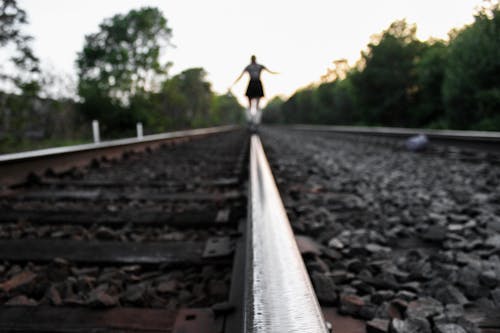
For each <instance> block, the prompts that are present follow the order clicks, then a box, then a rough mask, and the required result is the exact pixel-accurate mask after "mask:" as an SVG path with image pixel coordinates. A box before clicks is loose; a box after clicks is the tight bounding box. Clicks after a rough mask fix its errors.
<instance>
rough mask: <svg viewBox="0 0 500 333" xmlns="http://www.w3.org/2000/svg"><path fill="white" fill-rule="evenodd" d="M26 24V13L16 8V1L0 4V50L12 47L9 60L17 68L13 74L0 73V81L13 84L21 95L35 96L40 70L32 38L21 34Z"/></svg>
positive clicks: (38, 87)
mask: <svg viewBox="0 0 500 333" xmlns="http://www.w3.org/2000/svg"><path fill="white" fill-rule="evenodd" d="M27 23H28V20H27V15H26V12H25V11H24V10H22V9H21V8H19V7H18V5H17V1H16V0H2V1H1V2H0V48H2V47H6V46H7V45H9V44H12V45H13V46H14V48H15V53H14V55H13V56H12V57H11V58H10V60H11V62H12V64H13V65H14V66H15V67H16V68H17V72H16V73H15V74H6V73H0V80H3V81H6V82H11V83H13V84H14V85H15V86H16V87H17V88H18V89H19V90H20V91H21V92H22V93H24V92H28V94H29V95H36V94H37V93H38V91H39V90H40V86H39V83H38V74H39V72H40V68H39V60H38V58H37V57H36V56H35V55H34V53H33V50H32V49H31V46H30V42H31V40H32V37H31V36H28V35H26V34H24V33H23V32H22V26H23V25H25V24H27Z"/></svg>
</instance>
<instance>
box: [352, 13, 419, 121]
mask: <svg viewBox="0 0 500 333" xmlns="http://www.w3.org/2000/svg"><path fill="white" fill-rule="evenodd" d="M421 51H422V45H421V43H420V42H419V41H418V40H417V38H416V27H415V26H414V25H408V24H407V23H406V21H404V20H403V21H396V22H394V23H392V24H391V26H390V27H389V28H388V29H387V30H385V31H384V32H383V33H382V35H381V36H377V38H376V40H374V41H373V42H372V43H370V44H369V45H368V50H367V51H366V52H364V53H363V55H362V62H363V63H364V68H363V69H362V70H361V71H359V72H358V73H357V75H354V76H353V77H352V81H353V85H354V89H355V91H356V96H357V103H358V106H359V107H360V108H361V110H363V113H364V115H363V118H364V119H366V120H367V121H368V122H369V123H374V124H376V123H381V124H385V125H392V126H402V125H404V124H405V121H406V119H408V116H409V110H410V108H412V107H414V102H415V95H416V92H417V88H416V75H415V70H414V63H415V61H416V60H417V59H418V57H419V56H420V54H421Z"/></svg>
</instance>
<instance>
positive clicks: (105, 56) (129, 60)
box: [77, 7, 172, 131]
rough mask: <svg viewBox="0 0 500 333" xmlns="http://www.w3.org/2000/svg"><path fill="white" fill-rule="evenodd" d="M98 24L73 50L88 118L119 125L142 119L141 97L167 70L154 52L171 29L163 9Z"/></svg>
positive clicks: (165, 41) (154, 87)
mask: <svg viewBox="0 0 500 333" xmlns="http://www.w3.org/2000/svg"><path fill="white" fill-rule="evenodd" d="M99 29H100V30H99V32H97V33H94V34H90V35H87V36H86V37H85V45H84V47H83V50H82V51H81V52H80V53H79V54H78V59H77V66H78V77H79V83H78V93H79V95H80V96H81V97H82V99H83V106H82V111H83V113H84V114H85V115H86V116H87V118H89V119H93V118H97V119H100V120H101V122H102V123H103V124H104V128H105V129H106V128H109V129H110V130H111V131H113V130H114V131H117V130H118V131H119V130H122V129H124V128H130V127H131V126H133V125H134V124H135V123H136V122H137V121H145V120H147V117H145V115H144V113H145V112H146V108H147V107H149V105H148V103H147V102H145V100H147V99H148V98H149V96H150V94H151V93H152V92H154V91H155V90H157V89H158V87H159V85H160V82H161V80H162V79H163V78H164V77H165V75H166V70H167V67H168V65H167V64H163V65H162V64H160V60H159V58H160V53H161V49H162V48H163V47H164V46H166V45H167V44H168V42H169V40H170V37H171V35H172V33H171V30H170V28H169V27H168V26H167V20H166V19H165V18H164V17H163V14H162V13H161V12H160V11H159V10H158V9H156V8H149V7H146V8H141V9H139V10H131V11H130V12H129V13H127V14H125V15H115V16H113V17H112V18H110V19H106V20H104V22H103V23H101V24H100V26H99Z"/></svg>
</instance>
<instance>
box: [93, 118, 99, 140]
mask: <svg viewBox="0 0 500 333" xmlns="http://www.w3.org/2000/svg"><path fill="white" fill-rule="evenodd" d="M92 133H93V134H94V143H98V142H100V141H101V136H100V134H99V121H98V120H92Z"/></svg>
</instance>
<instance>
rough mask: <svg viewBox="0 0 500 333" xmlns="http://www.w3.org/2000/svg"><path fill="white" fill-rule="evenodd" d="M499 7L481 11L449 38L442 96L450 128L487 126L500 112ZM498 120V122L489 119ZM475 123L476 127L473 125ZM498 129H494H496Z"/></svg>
mask: <svg viewBox="0 0 500 333" xmlns="http://www.w3.org/2000/svg"><path fill="white" fill-rule="evenodd" d="M499 36H500V7H499V5H498V4H497V5H496V6H493V7H491V8H485V9H483V10H481V11H480V12H479V13H478V14H477V15H476V17H475V22H474V23H473V24H472V25H470V26H467V27H465V28H464V29H462V30H461V31H460V32H458V34H457V35H456V36H455V38H454V39H453V40H452V41H451V43H450V46H449V50H448V57H447V64H446V67H445V80H444V84H443V98H444V103H445V106H446V117H447V119H448V121H449V123H450V125H451V126H453V127H459V128H477V127H479V128H490V125H488V120H487V119H489V118H492V119H497V118H498V116H499V113H500V38H499ZM492 122H493V123H497V124H498V121H492ZM476 125H477V126H476ZM498 129H500V128H497V130H498Z"/></svg>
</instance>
